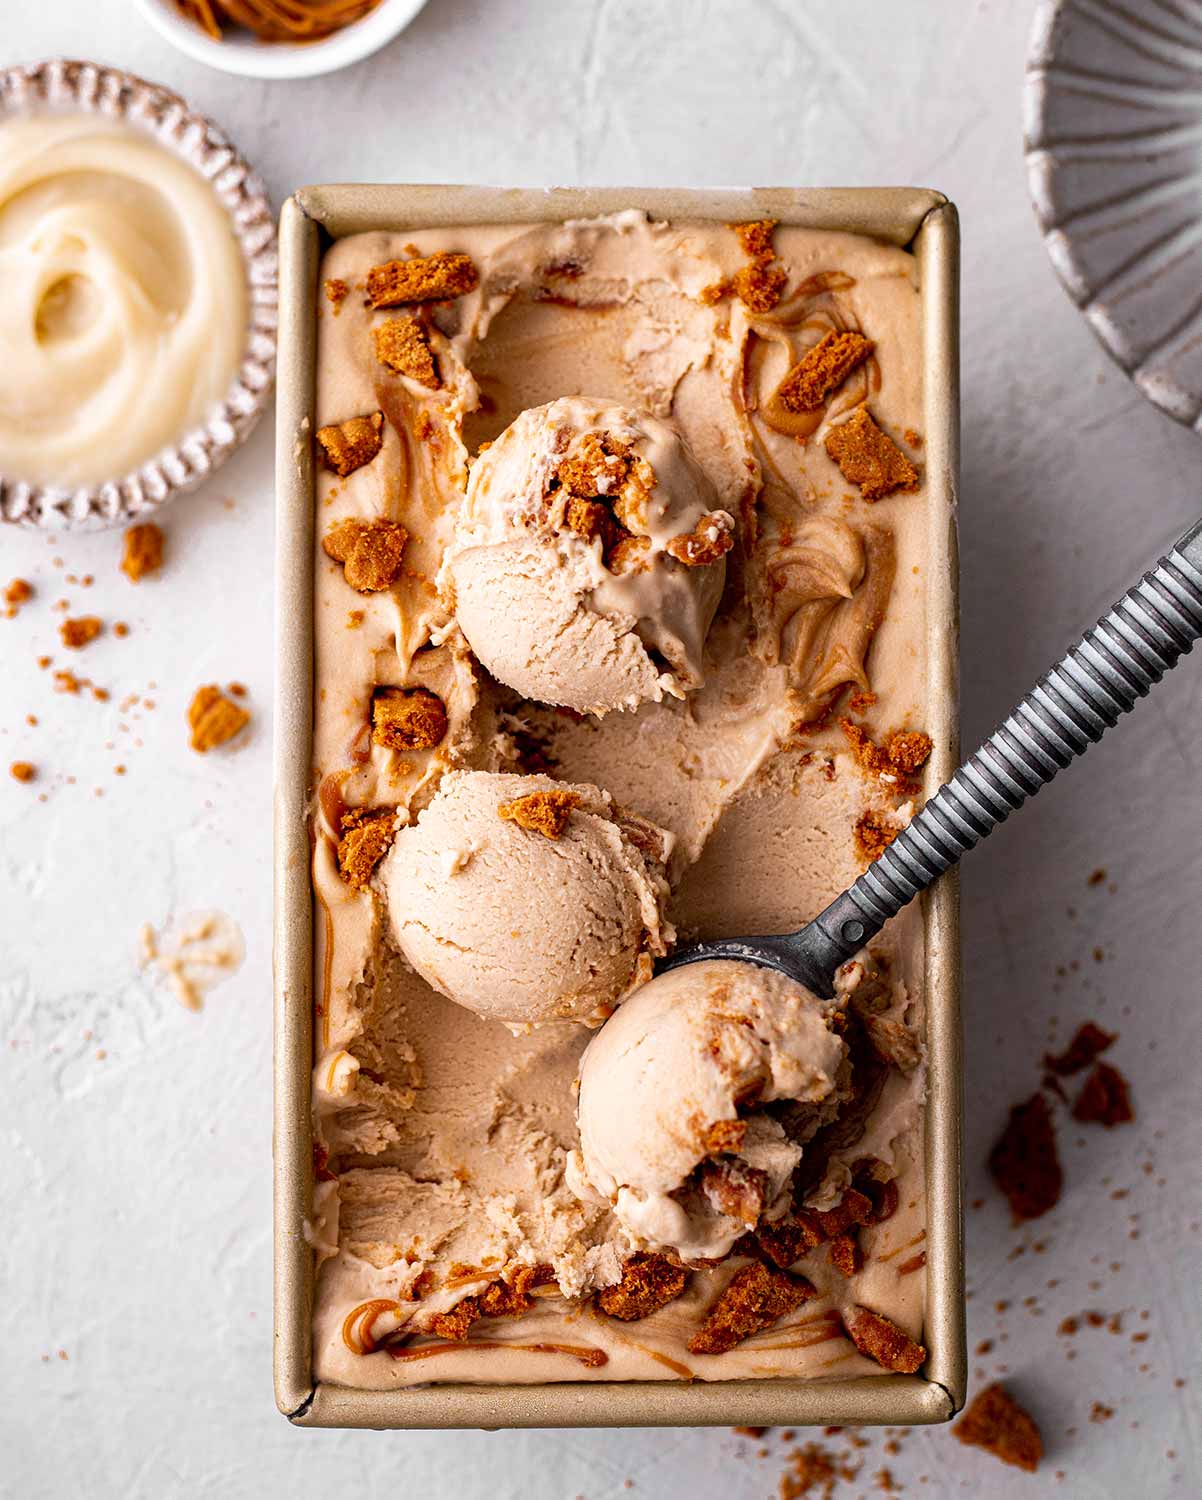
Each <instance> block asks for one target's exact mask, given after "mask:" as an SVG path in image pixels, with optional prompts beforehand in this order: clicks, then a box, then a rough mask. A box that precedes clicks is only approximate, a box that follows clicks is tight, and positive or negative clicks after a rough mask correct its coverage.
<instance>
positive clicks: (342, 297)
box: [322, 276, 351, 313]
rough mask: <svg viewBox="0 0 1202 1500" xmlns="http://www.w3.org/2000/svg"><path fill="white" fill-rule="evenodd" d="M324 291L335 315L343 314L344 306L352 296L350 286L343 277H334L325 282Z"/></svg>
mask: <svg viewBox="0 0 1202 1500" xmlns="http://www.w3.org/2000/svg"><path fill="white" fill-rule="evenodd" d="M322 289H323V291H324V292H325V294H326V300H327V301H328V302H329V304H330V306H331V307H332V308H333V309H334V311H335V313H339V312H341V311H342V304H343V303H344V302H345V301H346V299H347V298H348V297H349V296H350V294H351V289H350V284H349V283H348V282H345V281H343V280H342V278H341V277H338V276H332V277H330V278H329V279H328V280H327V281H326V282H325V284H324V286H323V288H322Z"/></svg>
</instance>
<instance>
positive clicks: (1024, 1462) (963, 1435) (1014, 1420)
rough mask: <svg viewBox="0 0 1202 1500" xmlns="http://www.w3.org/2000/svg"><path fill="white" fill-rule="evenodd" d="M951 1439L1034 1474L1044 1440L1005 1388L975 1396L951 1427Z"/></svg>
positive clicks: (990, 1388)
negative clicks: (980, 1449) (956, 1439)
mask: <svg viewBox="0 0 1202 1500" xmlns="http://www.w3.org/2000/svg"><path fill="white" fill-rule="evenodd" d="M952 1436H953V1437H955V1438H959V1440H960V1441H961V1442H962V1443H967V1444H968V1445H969V1447H972V1448H984V1450H985V1451H986V1453H992V1454H993V1456H994V1457H995V1458H1000V1459H1001V1461H1002V1462H1003V1463H1004V1464H1013V1465H1014V1467H1015V1468H1016V1469H1025V1470H1026V1471H1027V1473H1028V1474H1034V1473H1035V1471H1036V1469H1038V1467H1039V1461H1040V1459H1041V1458H1042V1457H1043V1437H1042V1435H1041V1434H1040V1431H1039V1427H1038V1426H1037V1424H1036V1422H1035V1420H1034V1418H1033V1417H1031V1416H1030V1414H1029V1413H1028V1412H1026V1411H1024V1410H1023V1408H1022V1407H1021V1406H1020V1405H1019V1404H1018V1402H1017V1401H1016V1400H1015V1399H1014V1397H1013V1396H1012V1395H1011V1394H1010V1392H1009V1391H1008V1390H1006V1388H1005V1386H1002V1385H998V1384H996V1383H995V1384H994V1385H987V1386H986V1387H985V1389H984V1390H983V1391H978V1393H977V1394H976V1396H974V1397H973V1400H972V1403H971V1404H970V1406H969V1407H968V1410H967V1411H966V1412H965V1413H964V1415H963V1416H962V1417H961V1418H960V1420H959V1421H958V1422H957V1423H956V1425H955V1426H954V1427H953V1428H952Z"/></svg>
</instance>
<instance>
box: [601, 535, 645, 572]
mask: <svg viewBox="0 0 1202 1500" xmlns="http://www.w3.org/2000/svg"><path fill="white" fill-rule="evenodd" d="M650 551H651V538H650V537H649V536H624V537H622V539H621V540H620V541H619V542H617V543H616V544H615V545H614V546H613V547H612V548H611V549H610V553H609V559H608V561H607V562H606V567H607V568H608V569H609V571H610V572H611V573H615V574H621V573H641V572H642V571H643V570H644V569H645V568H648V567H649V566H650V556H649V554H650Z"/></svg>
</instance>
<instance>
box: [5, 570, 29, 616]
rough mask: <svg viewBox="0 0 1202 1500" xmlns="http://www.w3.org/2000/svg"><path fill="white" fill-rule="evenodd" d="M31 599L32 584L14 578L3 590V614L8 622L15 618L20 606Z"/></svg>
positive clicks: (25, 580)
mask: <svg viewBox="0 0 1202 1500" xmlns="http://www.w3.org/2000/svg"><path fill="white" fill-rule="evenodd" d="M32 598H33V584H31V583H30V582H29V581H28V580H27V579H24V578H14V579H13V580H12V582H11V583H10V584H9V585H8V586H7V588H6V589H5V590H4V604H5V610H4V613H5V614H6V615H7V616H8V618H9V619H10V620H13V619H15V618H16V616H17V614H18V612H19V611H20V608H21V606H22V604H28V603H29V601H30V600H31V599H32Z"/></svg>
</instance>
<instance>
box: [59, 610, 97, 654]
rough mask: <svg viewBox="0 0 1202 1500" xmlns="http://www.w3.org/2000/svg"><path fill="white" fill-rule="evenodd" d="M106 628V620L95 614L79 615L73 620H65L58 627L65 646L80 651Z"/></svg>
mask: <svg viewBox="0 0 1202 1500" xmlns="http://www.w3.org/2000/svg"><path fill="white" fill-rule="evenodd" d="M103 630H104V622H103V621H102V620H100V619H98V618H97V617H96V616H95V615H79V616H77V617H76V618H75V619H73V620H64V621H63V622H62V624H61V625H60V626H59V627H58V633H59V635H60V637H61V638H62V642H63V645H64V646H67V647H69V648H70V649H71V650H72V651H80V650H82V649H83V647H84V646H86V645H87V644H88V643H89V642H90V641H94V640H95V639H96V637H97V636H98V635H100V633H101V632H102V631H103Z"/></svg>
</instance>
